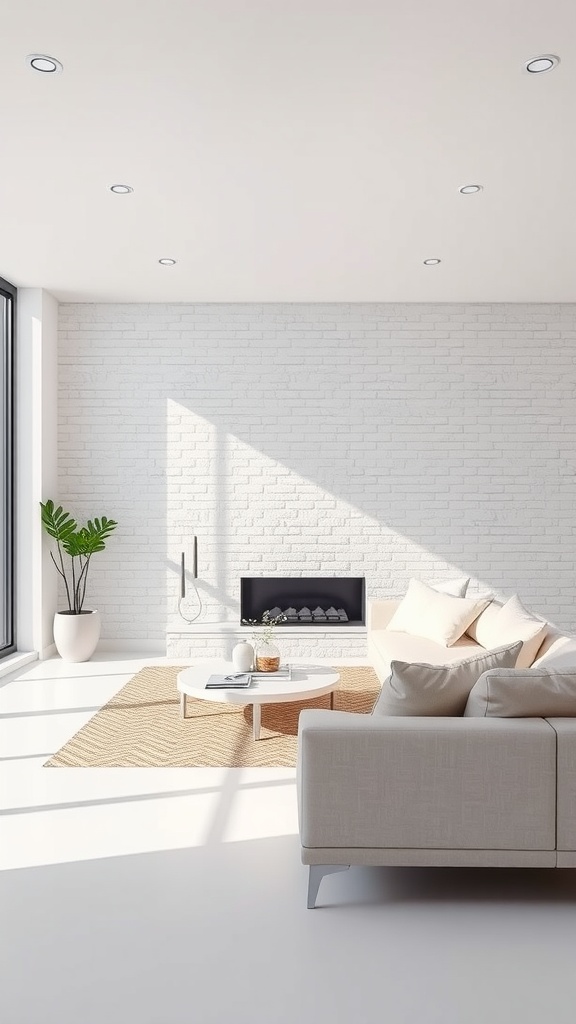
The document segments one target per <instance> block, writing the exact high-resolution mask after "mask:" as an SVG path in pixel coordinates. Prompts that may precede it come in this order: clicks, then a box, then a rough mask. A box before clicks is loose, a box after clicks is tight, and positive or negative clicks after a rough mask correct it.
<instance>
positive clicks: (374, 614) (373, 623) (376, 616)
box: [368, 600, 400, 632]
mask: <svg viewBox="0 0 576 1024" xmlns="http://www.w3.org/2000/svg"><path fill="white" fill-rule="evenodd" d="M399 604H400V601H398V600H396V601H390V600H381V601H380V600H379V601H369V602H368V631H369V632H370V630H373V629H386V626H387V625H388V623H389V622H390V620H391V618H392V616H393V615H394V612H395V611H396V609H397V607H398V605H399Z"/></svg>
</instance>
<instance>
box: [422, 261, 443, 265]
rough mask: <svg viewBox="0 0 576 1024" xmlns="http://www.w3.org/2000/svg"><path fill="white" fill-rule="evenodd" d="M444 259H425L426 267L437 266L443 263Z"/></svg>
mask: <svg viewBox="0 0 576 1024" xmlns="http://www.w3.org/2000/svg"><path fill="white" fill-rule="evenodd" d="M441 262H442V260H424V266H425V267H435V266H436V264H437V263H441Z"/></svg>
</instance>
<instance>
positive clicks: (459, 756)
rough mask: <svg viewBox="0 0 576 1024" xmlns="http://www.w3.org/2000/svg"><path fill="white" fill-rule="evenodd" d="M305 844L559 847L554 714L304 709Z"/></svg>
mask: <svg viewBox="0 0 576 1024" xmlns="http://www.w3.org/2000/svg"><path fill="white" fill-rule="evenodd" d="M298 733H299V744H298V769H297V778H298V805H299V806H298V811H299V822H300V836H301V843H302V846H303V847H307V848H314V849H318V848H322V849H338V848H342V847H347V848H350V847H355V848H358V847H365V848H379V849H389V848H401V849H404V848H408V849H475V850H479V849H484V850H486V849H488V850H501V849H509V850H553V849H554V848H555V813H556V806H555V805H556V742H555V734H554V730H553V729H552V727H551V726H550V725H549V724H548V723H547V722H545V721H544V720H543V719H540V718H538V719H483V718H408V717H407V718H375V717H372V716H369V715H356V714H349V713H346V712H337V711H321V710H307V711H303V712H301V714H300V722H299V729H298Z"/></svg>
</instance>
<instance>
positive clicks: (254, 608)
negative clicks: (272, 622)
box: [240, 576, 366, 626]
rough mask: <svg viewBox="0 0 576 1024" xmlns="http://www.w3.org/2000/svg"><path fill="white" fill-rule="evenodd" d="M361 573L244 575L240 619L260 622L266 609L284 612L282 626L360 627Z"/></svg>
mask: <svg viewBox="0 0 576 1024" xmlns="http://www.w3.org/2000/svg"><path fill="white" fill-rule="evenodd" d="M365 591H366V581H365V578H364V576H314V577H313V576H258V577H256V576H244V577H242V579H241V580H240V621H241V622H244V620H245V619H255V620H257V621H260V620H261V619H262V615H263V614H264V612H265V611H268V612H270V615H271V616H276V615H284V616H285V621H284V622H282V623H280V625H281V626H294V625H298V624H302V625H307V626H327V625H334V626H337V625H344V626H363V625H364V624H365Z"/></svg>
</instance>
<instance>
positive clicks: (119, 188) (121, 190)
mask: <svg viewBox="0 0 576 1024" xmlns="http://www.w3.org/2000/svg"><path fill="white" fill-rule="evenodd" d="M110 191H111V192H115V193H116V195H117V196H125V195H126V194H127V193H128V192H133V191H134V189H133V188H132V186H131V185H110Z"/></svg>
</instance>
